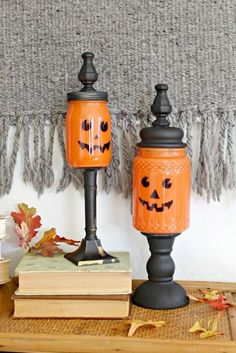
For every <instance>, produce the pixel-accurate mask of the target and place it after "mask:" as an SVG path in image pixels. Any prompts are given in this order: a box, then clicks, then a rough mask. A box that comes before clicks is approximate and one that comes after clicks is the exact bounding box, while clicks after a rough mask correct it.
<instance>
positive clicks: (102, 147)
mask: <svg viewBox="0 0 236 353" xmlns="http://www.w3.org/2000/svg"><path fill="white" fill-rule="evenodd" d="M81 127H82V130H84V131H88V132H89V131H90V130H92V122H91V121H88V120H84V121H83V122H82V125H81ZM99 128H100V130H101V134H103V133H104V134H105V133H106V132H107V131H108V122H107V121H102V122H101V123H100V126H99ZM92 135H93V134H92V131H91V134H90V137H91V136H92ZM104 137H105V136H104ZM103 139H104V138H103V136H102V137H101V136H100V134H95V136H92V140H93V143H87V142H83V141H80V140H78V144H79V146H80V147H81V149H82V150H84V149H86V150H87V151H88V152H89V153H90V154H92V153H93V152H95V151H96V150H97V151H100V152H102V153H104V152H105V151H106V150H107V151H108V150H109V148H110V145H111V141H108V142H106V143H104V144H99V143H96V142H97V140H100V141H101V140H102V141H103ZM88 140H89V141H90V140H91V139H90V138H89V139H88Z"/></svg>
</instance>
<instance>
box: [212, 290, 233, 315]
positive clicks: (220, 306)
mask: <svg viewBox="0 0 236 353" xmlns="http://www.w3.org/2000/svg"><path fill="white" fill-rule="evenodd" d="M209 304H210V306H211V307H212V308H214V309H216V310H218V311H222V310H224V309H227V308H229V307H232V306H233V307H235V306H236V304H235V303H228V302H227V301H226V298H225V297H224V296H223V295H221V294H220V295H219V296H218V299H217V300H210V301H209Z"/></svg>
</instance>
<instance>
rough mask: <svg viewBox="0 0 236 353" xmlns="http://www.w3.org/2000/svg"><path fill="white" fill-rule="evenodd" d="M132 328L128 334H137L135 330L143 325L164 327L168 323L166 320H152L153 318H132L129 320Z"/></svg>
mask: <svg viewBox="0 0 236 353" xmlns="http://www.w3.org/2000/svg"><path fill="white" fill-rule="evenodd" d="M129 324H130V325H131V326H130V329H129V332H128V336H129V337H131V336H133V335H134V334H135V332H136V331H137V329H138V328H139V327H143V326H153V327H162V326H164V325H166V322H165V321H152V320H132V321H130V322H129Z"/></svg>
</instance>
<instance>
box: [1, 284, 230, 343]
mask: <svg viewBox="0 0 236 353" xmlns="http://www.w3.org/2000/svg"><path fill="white" fill-rule="evenodd" d="M188 294H192V295H194V294H195V295H196V291H195V292H190V291H189V293H188ZM216 316H217V312H216V311H215V310H213V309H212V308H211V307H210V306H209V305H208V304H206V303H195V302H191V303H190V304H189V305H188V306H186V307H184V308H181V309H176V310H150V309H144V308H139V307H137V306H135V305H132V308H131V318H130V319H139V320H164V321H166V323H167V325H166V326H164V327H161V328H153V327H150V326H145V327H141V328H139V329H138V330H137V331H136V333H135V336H136V337H141V338H157V339H177V340H185V341H194V340H200V338H199V334H196V333H189V332H188V330H189V329H190V327H192V326H193V324H194V323H195V322H196V321H197V320H199V321H200V322H201V324H202V325H203V327H205V326H207V322H208V320H211V319H214V318H216ZM130 319H122V320H92V319H91V320H90V319H16V318H14V317H12V316H10V317H9V318H2V319H0V332H7V333H26V334H28V333H35V334H51V335H56V334H59V335H68V334H72V335H73V334H74V335H92V336H113V337H114V336H127V334H128V331H129V328H130V325H129V323H128V322H129V320H130ZM218 330H219V331H220V332H224V335H223V336H216V337H214V338H210V340H219V341H230V340H231V334H230V325H229V321H228V314H227V311H226V310H225V311H223V312H222V316H221V319H220V321H219V325H218Z"/></svg>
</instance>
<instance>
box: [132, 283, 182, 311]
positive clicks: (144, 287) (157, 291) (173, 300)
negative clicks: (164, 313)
mask: <svg viewBox="0 0 236 353" xmlns="http://www.w3.org/2000/svg"><path fill="white" fill-rule="evenodd" d="M132 302H133V303H134V304H136V305H138V306H141V307H143V308H148V309H176V308H181V307H182V306H185V305H188V304H189V299H188V297H187V296H186V292H185V290H184V288H182V287H181V286H180V285H179V284H178V283H175V282H174V281H172V282H167V283H157V282H151V281H147V282H144V283H143V284H141V286H139V287H138V288H137V289H136V291H135V292H134V295H133V297H132Z"/></svg>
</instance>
